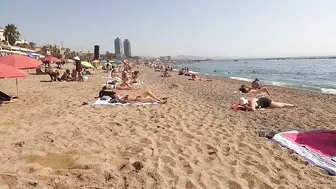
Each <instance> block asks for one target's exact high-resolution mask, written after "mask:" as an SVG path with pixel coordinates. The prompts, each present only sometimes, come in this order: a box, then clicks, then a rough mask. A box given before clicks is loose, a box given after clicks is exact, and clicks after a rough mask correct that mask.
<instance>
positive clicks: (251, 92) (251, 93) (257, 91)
mask: <svg viewBox="0 0 336 189" xmlns="http://www.w3.org/2000/svg"><path fill="white" fill-rule="evenodd" d="M239 91H240V92H242V93H244V94H247V95H248V96H255V95H258V94H261V93H264V92H266V93H267V95H268V96H271V94H270V93H269V91H268V89H267V87H261V88H259V89H252V88H250V87H246V85H242V86H241V87H240V88H239Z"/></svg>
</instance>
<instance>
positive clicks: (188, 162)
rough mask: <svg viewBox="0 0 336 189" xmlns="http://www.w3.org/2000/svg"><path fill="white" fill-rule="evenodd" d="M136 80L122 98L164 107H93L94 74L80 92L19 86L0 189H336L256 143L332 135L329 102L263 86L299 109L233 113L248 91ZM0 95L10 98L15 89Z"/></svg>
mask: <svg viewBox="0 0 336 189" xmlns="http://www.w3.org/2000/svg"><path fill="white" fill-rule="evenodd" d="M141 70H142V71H143V73H141V75H140V80H141V81H143V82H145V84H144V85H143V86H141V88H140V89H138V90H135V91H127V92H125V91H123V92H120V93H121V94H127V93H130V94H139V93H140V92H142V91H146V90H150V91H152V92H153V93H154V94H156V95H157V96H159V97H168V98H169V99H168V103H167V104H163V105H148V106H126V107H123V106H108V107H106V106H91V104H92V103H93V102H94V101H95V99H94V97H95V96H97V95H98V91H99V87H100V85H101V84H103V83H104V82H105V81H106V80H105V79H102V78H101V77H102V76H103V75H106V73H103V72H102V71H94V73H95V75H92V76H90V79H89V80H88V81H87V82H83V83H74V82H52V83H50V82H40V81H41V80H49V77H48V76H46V75H29V76H28V77H27V78H25V79H19V97H20V99H19V100H18V101H17V102H13V103H10V104H7V105H5V106H1V107H0V126H1V127H0V139H1V140H0V149H1V150H0V161H1V164H0V188H43V189H48V188H232V189H240V188H336V185H335V181H336V178H335V177H332V176H329V175H328V173H327V172H326V171H324V170H322V169H320V168H317V167H314V166H312V165H309V164H307V163H306V162H305V161H303V160H302V159H301V158H299V156H297V155H295V154H293V153H291V152H290V151H289V150H287V149H285V148H282V147H281V146H280V145H278V144H277V143H275V142H273V141H271V140H269V139H267V138H266V137H264V136H265V135H266V134H267V133H270V132H281V131H290V130H299V131H303V130H305V131H308V130H319V129H330V130H331V129H336V116H335V112H336V96H335V95H325V94H319V93H313V92H306V91H300V90H295V89H288V88H279V87H272V86H270V87H269V90H270V92H271V94H272V98H273V100H276V101H282V102H289V103H293V104H296V105H298V106H299V107H297V108H288V109H273V110H265V111H257V112H243V111H240V112H235V111H233V110H231V109H230V107H231V105H232V104H233V103H234V102H237V100H238V99H239V97H240V96H239V95H238V94H236V93H234V91H237V89H238V88H239V86H240V85H241V84H249V83H244V82H240V81H233V80H227V79H224V78H220V77H211V79H212V80H213V81H211V82H193V81H189V80H188V79H189V78H188V77H185V76H173V77H171V78H162V77H160V76H159V75H160V73H157V72H153V70H152V69H149V68H141ZM30 72H34V71H30ZM62 72H63V70H62ZM208 78H210V77H208ZM0 89H1V91H3V92H5V93H7V94H13V95H15V94H16V86H15V79H4V80H0ZM83 102H87V103H88V104H89V105H82V104H83Z"/></svg>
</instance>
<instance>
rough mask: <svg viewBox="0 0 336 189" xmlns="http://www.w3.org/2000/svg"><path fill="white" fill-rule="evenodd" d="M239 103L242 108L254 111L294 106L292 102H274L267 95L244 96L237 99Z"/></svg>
mask: <svg viewBox="0 0 336 189" xmlns="http://www.w3.org/2000/svg"><path fill="white" fill-rule="evenodd" d="M239 105H240V106H241V108H242V110H247V111H255V110H257V109H262V108H271V109H272V108H285V107H295V105H293V104H288V103H282V102H275V101H273V100H272V99H270V98H269V97H259V98H244V97H241V98H240V100H239Z"/></svg>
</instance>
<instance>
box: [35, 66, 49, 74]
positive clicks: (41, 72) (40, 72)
mask: <svg viewBox="0 0 336 189" xmlns="http://www.w3.org/2000/svg"><path fill="white" fill-rule="evenodd" d="M35 71H36V75H44V74H46V73H44V72H43V71H42V69H41V67H38V68H36V69H35Z"/></svg>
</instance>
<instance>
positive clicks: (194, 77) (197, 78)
mask: <svg viewBox="0 0 336 189" xmlns="http://www.w3.org/2000/svg"><path fill="white" fill-rule="evenodd" d="M189 80H193V81H212V80H211V79H203V78H200V77H198V76H196V75H195V74H192V75H191V79H189Z"/></svg>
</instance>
